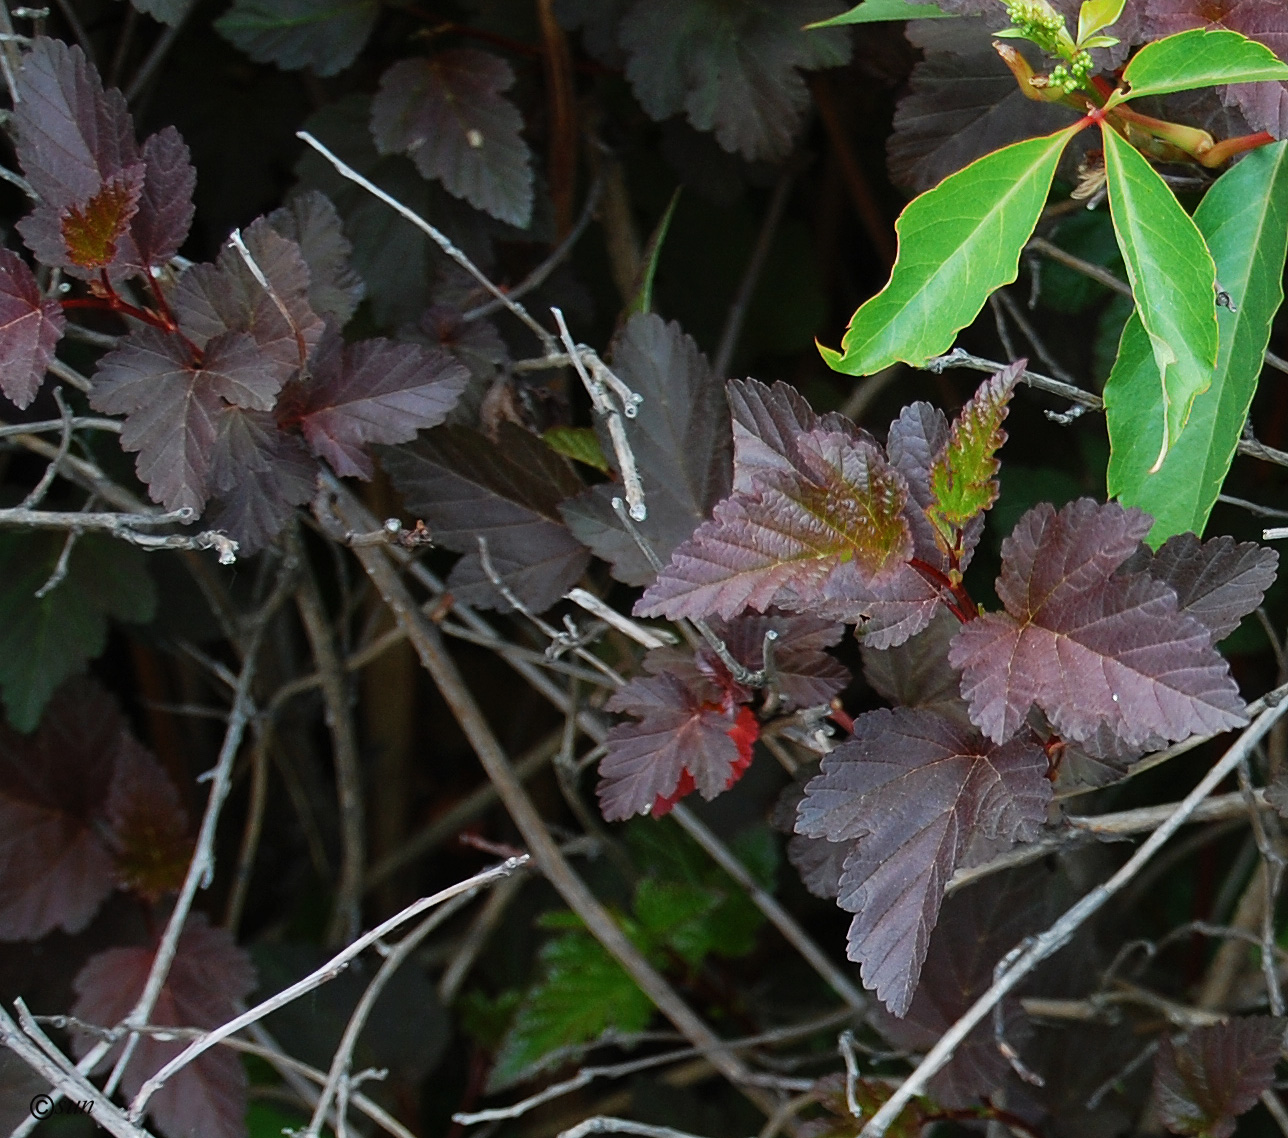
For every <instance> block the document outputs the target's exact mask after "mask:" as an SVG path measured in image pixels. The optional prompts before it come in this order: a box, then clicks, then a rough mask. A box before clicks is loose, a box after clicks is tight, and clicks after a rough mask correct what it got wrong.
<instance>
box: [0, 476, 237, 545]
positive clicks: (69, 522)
mask: <svg viewBox="0 0 1288 1138" xmlns="http://www.w3.org/2000/svg"><path fill="white" fill-rule="evenodd" d="M56 454H57V452H55V455H56ZM64 457H65V458H66V460H67V462H68V463H70V462H72V461H74V460H72V459H71V458H69V457H67V456H66V455H64ZM194 517H195V514H194V512H193V511H192V510H190V509H189V508H188V507H186V506H185V507H184V508H183V509H179V510H172V511H170V512H169V513H166V514H113V513H78V512H62V511H52V510H29V509H26V508H25V507H22V506H13V507H10V508H8V509H0V526H13V527H16V528H22V529H44V530H63V531H65V532H69V533H90V532H94V533H105V534H108V535H109V536H111V537H114V538H117V539H119V540H121V541H126V542H129V543H130V544H131V545H136V546H138V547H139V548H140V549H146V550H158V549H197V550H201V549H214V550H217V551H218V553H219V563H220V564H221V565H231V564H232V563H233V562H234V561H236V560H237V543H236V542H235V541H233V540H232V539H231V538H229V537H228V536H226V535H225V534H222V533H216V532H215V531H213V530H205V531H204V532H202V533H199V534H196V535H195V536H193V537H185V536H184V535H182V534H152V533H140V532H139V530H140V529H143V528H149V527H151V526H161V525H169V524H171V523H172V522H190V521H192V519H193V518H194Z"/></svg>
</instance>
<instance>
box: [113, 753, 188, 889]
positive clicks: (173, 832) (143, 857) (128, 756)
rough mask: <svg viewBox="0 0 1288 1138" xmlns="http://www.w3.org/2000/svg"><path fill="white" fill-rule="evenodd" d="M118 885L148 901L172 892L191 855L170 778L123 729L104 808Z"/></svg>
mask: <svg viewBox="0 0 1288 1138" xmlns="http://www.w3.org/2000/svg"><path fill="white" fill-rule="evenodd" d="M103 810H104V816H105V818H106V821H107V825H108V828H109V830H110V834H111V847H112V854H113V857H114V858H115V861H116V879H117V884H118V885H119V886H120V887H121V888H122V889H129V890H132V891H133V892H135V893H138V894H140V895H141V896H143V897H145V898H147V899H148V900H149V901H156V900H159V899H160V898H161V897H163V896H165V894H167V893H171V892H177V891H178V889H179V887H180V886H181V885H182V884H183V879H184V877H185V876H186V874H187V871H188V862H189V859H190V858H191V856H192V838H191V836H190V834H189V831H188V815H187V813H186V812H185V810H184V809H183V806H182V804H181V803H180V801H179V792H178V790H176V789H175V785H174V783H173V782H171V781H170V777H169V775H167V774H166V773H165V771H164V770H163V769H162V767H161V764H160V763H158V762H157V761H156V759H154V758H153V757H152V756H151V755H150V754H148V752H147V751H145V750H144V749H143V747H142V746H141V745H140V744H139V743H138V742H137V741H136V740H135V739H134V737H133V736H131V735H130V734H129V733H128V732H127V731H125V730H124V729H122V730H120V731H119V733H118V736H117V743H116V749H115V752H114V755H113V762H112V787H111V790H110V791H109V792H108V796H107V802H106V803H105V804H104V808H103Z"/></svg>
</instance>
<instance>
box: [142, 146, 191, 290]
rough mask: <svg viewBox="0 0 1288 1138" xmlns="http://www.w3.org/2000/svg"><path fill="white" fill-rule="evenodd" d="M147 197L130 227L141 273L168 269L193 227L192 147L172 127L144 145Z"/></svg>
mask: <svg viewBox="0 0 1288 1138" xmlns="http://www.w3.org/2000/svg"><path fill="white" fill-rule="evenodd" d="M142 159H143V171H144V173H143V194H142V196H141V197H140V198H139V212H138V213H136V214H135V215H134V221H133V223H132V225H131V227H130V240H131V241H132V242H133V244H134V253H135V254H136V256H134V257H133V258H132V263H133V264H134V265H135V267H137V268H139V269H146V268H150V267H152V266H154V265H164V264H166V262H168V261H169V260H170V258H171V257H173V256H174V255H175V254H176V253H178V252H179V247H180V246H181V245H182V244H183V242H184V240H185V239H186V238H187V236H188V230H189V229H190V228H191V227H192V217H193V214H194V213H195V207H194V206H193V203H192V194H193V191H194V190H195V189H196V188H197V172H196V170H194V169H193V168H192V161H191V159H190V157H189V154H188V145H187V143H185V142H184V141H183V139H182V138H181V137H180V136H179V132H178V131H177V130H175V129H174V127H172V126H168V127H166V128H165V129H164V130H159V131H157V133H156V134H154V135H152V137H151V138H149V139H148V140H147V141H146V142H145V143H144V144H143V152H142Z"/></svg>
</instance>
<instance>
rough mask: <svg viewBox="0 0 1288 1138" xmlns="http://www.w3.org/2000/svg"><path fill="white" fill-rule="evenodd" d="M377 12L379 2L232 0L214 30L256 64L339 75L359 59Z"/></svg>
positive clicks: (364, 0) (353, 0) (346, 0)
mask: <svg viewBox="0 0 1288 1138" xmlns="http://www.w3.org/2000/svg"><path fill="white" fill-rule="evenodd" d="M379 11H380V5H379V4H378V3H376V0H233V6H232V7H231V8H229V9H228V11H227V12H225V13H224V14H223V15H222V16H220V17H219V19H217V20H216V21H215V30H216V31H217V32H219V34H220V35H222V36H223V37H224V38H225V39H227V40H228V41H229V42H230V43H232V44H234V45H235V46H237V47H239V48H241V50H242V51H244V52H245V53H246V54H247V55H249V56H250V57H251V59H253V60H255V61H256V62H258V63H275V64H277V66H278V67H281V68H284V69H285V70H287V71H295V70H299V69H300V68H304V67H307V68H309V69H310V70H312V71H313V72H315V73H316V74H318V75H322V76H327V75H336V74H338V73H339V72H341V71H343V70H344V69H345V68H346V67H348V66H349V64H351V63H352V62H353V61H354V60H355V59H356V58H357V57H358V53H359V52H360V51H361V50H362V48H363V47H364V45H365V44H366V42H367V38H368V37H369V36H370V35H371V29H372V27H373V26H374V25H375V22H376V16H377V15H378V14H379Z"/></svg>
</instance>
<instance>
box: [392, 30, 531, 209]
mask: <svg viewBox="0 0 1288 1138" xmlns="http://www.w3.org/2000/svg"><path fill="white" fill-rule="evenodd" d="M513 85H514V71H513V70H512V69H511V68H510V65H509V64H508V63H506V61H505V60H503V59H501V58H500V57H499V56H496V55H492V54H491V53H490V52H485V51H475V50H474V49H472V48H455V49H453V50H450V51H443V52H438V53H437V54H435V55H433V56H431V57H429V58H428V59H404V60H402V61H401V62H400V63H395V64H394V65H393V66H392V67H391V68H389V70H388V71H386V72H385V73H384V75H383V76H381V79H380V89H379V91H377V92H376V96H375V98H374V99H373V100H372V102H371V134H372V137H373V138H374V139H375V140H376V146H377V147H378V148H379V150H380V152H381V153H382V154H404V153H405V154H407V155H409V156H410V157H411V160H412V161H413V162H414V163H415V164H416V169H417V170H419V171H420V172H421V174H422V175H424V176H425V177H426V178H434V179H437V180H438V181H441V182H442V183H443V185H444V186H445V187H447V190H448V192H449V193H452V194H455V195H456V196H457V197H458V198H464V199H465V200H466V201H467V202H469V203H470V205H472V206H475V207H476V208H478V209H481V210H483V211H484V212H485V213H489V214H491V215H492V216H493V217H495V218H499V219H500V220H501V221H505V222H509V224H511V225H514V226H517V227H518V228H520V229H526V228H527V226H528V223H529V222H530V221H531V220H532V200H533V191H532V157H531V155H530V154H529V152H528V147H527V144H526V143H525V142H524V141H523V138H522V136H521V134H520V132H521V131H522V129H523V117H522V115H520V114H519V111H518V108H517V107H515V105H514V104H513V103H512V102H510V100H509V99H507V98H506V97H505V96H504V95H503V94H502V92H504V91H507V90H508V89H509V88H510V87H512V86H513Z"/></svg>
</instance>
